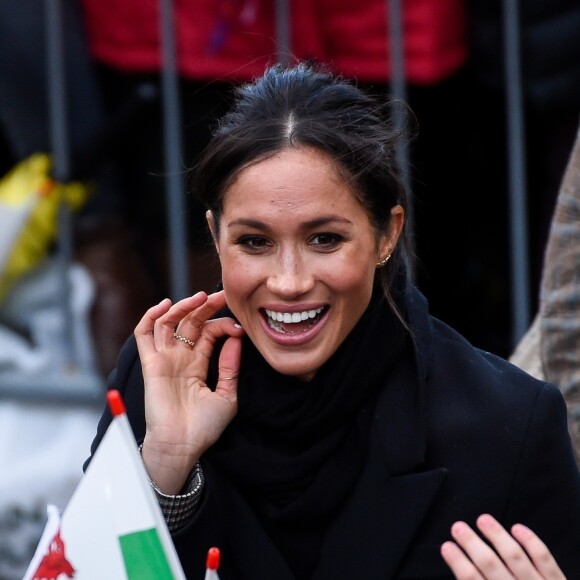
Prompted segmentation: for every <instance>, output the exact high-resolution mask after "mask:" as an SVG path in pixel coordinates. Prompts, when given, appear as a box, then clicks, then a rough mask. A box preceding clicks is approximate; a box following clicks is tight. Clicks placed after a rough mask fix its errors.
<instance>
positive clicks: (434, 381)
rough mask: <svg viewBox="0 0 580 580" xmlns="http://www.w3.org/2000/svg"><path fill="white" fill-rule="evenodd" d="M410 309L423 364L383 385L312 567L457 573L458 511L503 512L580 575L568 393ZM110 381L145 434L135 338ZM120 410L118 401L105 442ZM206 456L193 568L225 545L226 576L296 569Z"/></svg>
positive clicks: (323, 578) (389, 573)
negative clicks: (449, 552)
mask: <svg viewBox="0 0 580 580" xmlns="http://www.w3.org/2000/svg"><path fill="white" fill-rule="evenodd" d="M407 314H408V320H409V322H410V324H411V326H412V328H413V329H414V334H415V359H416V365H415V370H414V371H413V375H414V376H407V377H400V379H401V380H395V381H390V382H389V384H390V385H392V386H391V387H389V389H386V388H385V389H384V390H383V392H382V393H381V395H380V397H379V400H378V402H377V405H376V408H375V412H374V419H373V424H372V428H371V438H370V450H369V453H368V459H367V461H366V464H365V466H364V468H363V470H362V472H361V474H360V478H359V481H358V483H357V485H356V489H355V490H354V491H353V493H352V494H351V496H350V497H349V498H348V500H347V502H346V504H345V505H344V507H343V508H342V509H341V511H340V513H338V514H337V515H336V518H335V519H334V520H333V522H332V524H331V525H330V527H329V529H328V530H327V532H326V534H325V536H324V539H323V542H322V547H321V552H320V558H319V563H318V569H317V572H316V574H315V575H314V576H313V578H314V579H315V580H353V579H355V578H356V579H358V578H365V579H366V578H368V579H369V580H370V579H372V580H377V579H390V578H400V579H411V578H415V579H419V578H420V579H428V578H452V575H451V573H450V571H449V569H448V568H447V566H446V565H445V563H444V562H443V560H442V558H441V556H440V552H439V549H440V545H441V544H442V543H443V542H444V541H445V540H447V539H450V533H449V530H450V527H451V525H452V523H453V522H455V521H457V520H463V521H466V522H467V523H468V524H470V525H472V526H473V525H474V523H475V519H476V518H477V516H479V515H480V514H482V513H490V514H492V515H493V516H494V517H496V518H497V519H498V520H499V521H500V522H501V523H502V524H503V525H504V526H506V527H508V528H509V527H510V526H511V525H513V524H514V523H517V522H520V523H523V524H526V525H528V526H529V527H531V528H532V529H533V530H534V531H535V532H536V533H537V534H538V535H539V536H540V537H541V538H542V539H543V540H544V542H545V543H546V544H547V545H548V547H549V548H550V549H551V550H552V552H553V554H554V555H555V557H556V559H557V560H558V562H559V564H560V566H561V567H562V569H563V571H564V573H565V574H566V575H567V577H568V579H570V580H573V579H576V578H578V579H580V476H579V473H578V469H577V467H576V463H575V461H574V457H573V453H572V448H571V445H570V439H569V435H568V430H567V423H566V408H565V404H564V401H563V398H562V396H561V394H560V391H559V390H558V389H557V388H555V387H554V386H553V385H550V384H548V383H545V382H541V381H538V380H536V379H534V378H532V377H531V376H529V375H527V374H526V373H524V372H523V371H521V370H519V369H518V368H516V367H514V366H513V365H511V364H510V363H508V362H506V361H505V360H503V359H500V358H498V357H496V356H494V355H492V354H489V353H486V352H483V351H481V350H478V349H476V348H474V347H473V346H472V345H471V344H469V343H468V342H467V341H466V340H465V339H464V338H462V337H461V336H460V335H459V334H457V333H456V332H455V331H454V330H452V329H451V328H449V327H448V326H447V325H445V324H444V323H442V322H440V321H439V320H437V319H435V318H433V317H432V316H430V315H429V313H428V309H427V304H426V301H425V299H424V298H423V296H422V295H421V294H420V293H419V292H418V291H417V290H414V289H412V290H411V291H410V292H409V295H408V299H407ZM369 364H372V361H369ZM401 372H409V371H401ZM362 379H363V380H364V377H363V378H362ZM109 387H110V388H116V389H119V390H120V391H121V393H122V395H123V397H124V399H125V404H126V407H127V414H128V417H129V421H130V423H131V426H132V428H133V431H134V433H135V437H136V439H137V440H138V441H141V440H142V439H143V438H144V436H145V421H144V403H143V378H142V375H141V367H140V363H139V358H138V354H137V349H136V345H135V341H134V340H133V339H130V340H129V341H128V342H127V344H126V345H125V346H124V348H123V350H122V352H121V355H120V358H119V364H118V367H117V369H116V371H114V372H113V373H112V374H111V376H110V379H109ZM110 420H111V417H110V414H109V412H108V410H105V412H104V414H103V416H102V418H101V421H100V422H99V426H98V430H97V435H96V437H95V440H94V442H93V445H92V447H91V451H92V452H94V451H95V449H96V447H97V446H98V443H99V441H100V440H101V438H102V436H103V435H104V433H105V431H106V428H107V426H108V424H109V422H110ZM202 466H203V469H204V474H205V478H206V483H205V487H204V490H203V496H202V499H201V503H200V505H199V506H198V508H197V511H196V513H195V515H194V517H193V519H192V520H191V522H190V523H189V524H188V525H186V526H185V528H183V529H181V530H180V531H179V532H178V533H177V534H175V535H174V536H173V541H174V543H175V547H176V549H177V552H178V554H179V557H180V559H181V562H182V566H183V568H184V571H185V573H186V575H187V577H188V578H190V579H200V580H202V579H203V577H204V571H205V558H206V554H207V550H208V549H209V548H210V547H211V546H217V547H219V548H220V549H221V552H222V563H221V567H220V572H219V574H220V578H221V579H222V580H245V579H247V580H273V579H275V580H295V578H294V576H293V574H292V573H291V571H290V569H289V567H288V566H287V564H286V563H285V562H284V560H283V559H282V557H281V556H280V553H279V552H278V550H277V548H276V547H275V546H274V544H273V543H272V541H271V540H270V538H269V537H268V536H267V534H266V533H265V531H264V529H263V528H262V526H261V525H260V523H259V521H258V519H257V518H256V516H255V514H254V513H253V512H252V510H251V508H250V507H249V505H248V504H247V502H246V501H245V500H244V498H243V497H242V495H241V494H240V493H239V492H238V491H237V490H236V489H235V488H234V487H233V486H232V485H231V484H230V483H229V482H228V481H226V480H225V479H224V478H223V477H221V476H220V474H219V473H216V472H215V471H214V470H213V469H212V466H211V465H209V464H208V463H205V464H204V462H203V460H202ZM248 468H251V466H248Z"/></svg>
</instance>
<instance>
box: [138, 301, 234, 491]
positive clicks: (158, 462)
mask: <svg viewBox="0 0 580 580" xmlns="http://www.w3.org/2000/svg"><path fill="white" fill-rule="evenodd" d="M224 306H225V297H224V293H223V292H217V293H215V294H211V295H209V296H208V295H207V294H206V293H205V292H198V293H197V294H195V295H194V296H191V297H189V298H185V299H183V300H180V301H179V302H177V303H175V304H173V305H172V304H171V301H170V300H169V299H165V300H164V301H162V302H161V303H159V304H157V305H156V306H154V307H152V308H150V309H149V310H148V311H147V312H146V313H145V315H144V316H143V318H142V319H141V321H140V322H139V324H138V325H137V326H136V328H135V338H136V340H137V347H138V349H139V356H140V358H141V366H142V369H143V378H144V383H145V420H146V425H147V430H146V434H145V440H144V442H143V451H142V453H143V461H144V463H145V466H146V468H147V471H148V472H149V476H150V477H151V479H152V480H153V481H155V483H156V484H157V485H158V487H159V488H160V489H161V490H162V491H163V492H164V493H168V494H174V493H178V492H179V490H180V489H181V487H182V486H183V483H184V482H185V479H186V478H187V475H188V474H189V473H190V471H191V470H192V469H193V467H194V465H195V462H196V461H197V460H198V459H199V458H200V456H201V455H202V454H203V453H204V452H205V451H206V450H207V449H208V448H209V447H210V446H211V445H212V444H213V443H215V441H216V440H217V439H218V438H219V436H220V435H221V433H222V432H223V430H224V429H225V428H226V426H227V425H228V423H229V422H230V421H231V420H232V419H233V418H234V416H235V414H236V412H237V376H238V373H239V367H240V356H241V337H242V335H243V333H244V331H243V329H242V328H241V327H240V326H239V325H237V324H235V321H234V320H233V319H231V318H217V319H212V320H210V318H211V317H212V316H213V315H215V313H216V312H217V311H218V310H220V309H221V308H223V307H224ZM224 336H228V338H227V340H226V341H225V343H224V345H223V347H222V349H221V352H220V356H219V363H218V365H219V378H218V382H217V385H216V386H215V390H211V389H210V388H209V387H208V386H207V384H206V380H207V373H208V365H209V359H210V356H211V354H212V351H213V349H214V347H215V344H216V341H217V340H218V339H219V338H221V337H224ZM176 337H181V338H176Z"/></svg>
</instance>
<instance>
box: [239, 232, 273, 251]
mask: <svg viewBox="0 0 580 580" xmlns="http://www.w3.org/2000/svg"><path fill="white" fill-rule="evenodd" d="M237 243H238V244H239V245H240V246H242V247H243V248H245V249H247V250H251V251H257V250H262V249H266V248H268V247H269V246H270V243H269V242H268V240H267V239H266V238H262V237H260V236H244V237H243V238H240V239H239V240H238V242H237Z"/></svg>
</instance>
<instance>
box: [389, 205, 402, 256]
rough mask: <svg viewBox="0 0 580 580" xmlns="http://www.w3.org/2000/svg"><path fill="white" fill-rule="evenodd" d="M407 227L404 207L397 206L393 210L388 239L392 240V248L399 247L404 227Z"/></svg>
mask: <svg viewBox="0 0 580 580" xmlns="http://www.w3.org/2000/svg"><path fill="white" fill-rule="evenodd" d="M404 225H405V210H404V209H403V206H402V205H395V206H393V207H392V208H391V222H390V223H389V234H388V237H389V238H390V240H391V244H392V248H394V247H395V246H396V245H397V242H398V241H399V237H400V236H401V232H402V231H403V226H404Z"/></svg>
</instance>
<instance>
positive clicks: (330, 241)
mask: <svg viewBox="0 0 580 580" xmlns="http://www.w3.org/2000/svg"><path fill="white" fill-rule="evenodd" d="M343 239H344V238H343V237H342V236H339V235H338V234H317V235H315V236H314V237H312V238H311V239H310V244H312V245H314V246H319V247H322V248H334V247H336V246H338V245H339V244H340V242H342V241H343Z"/></svg>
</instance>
